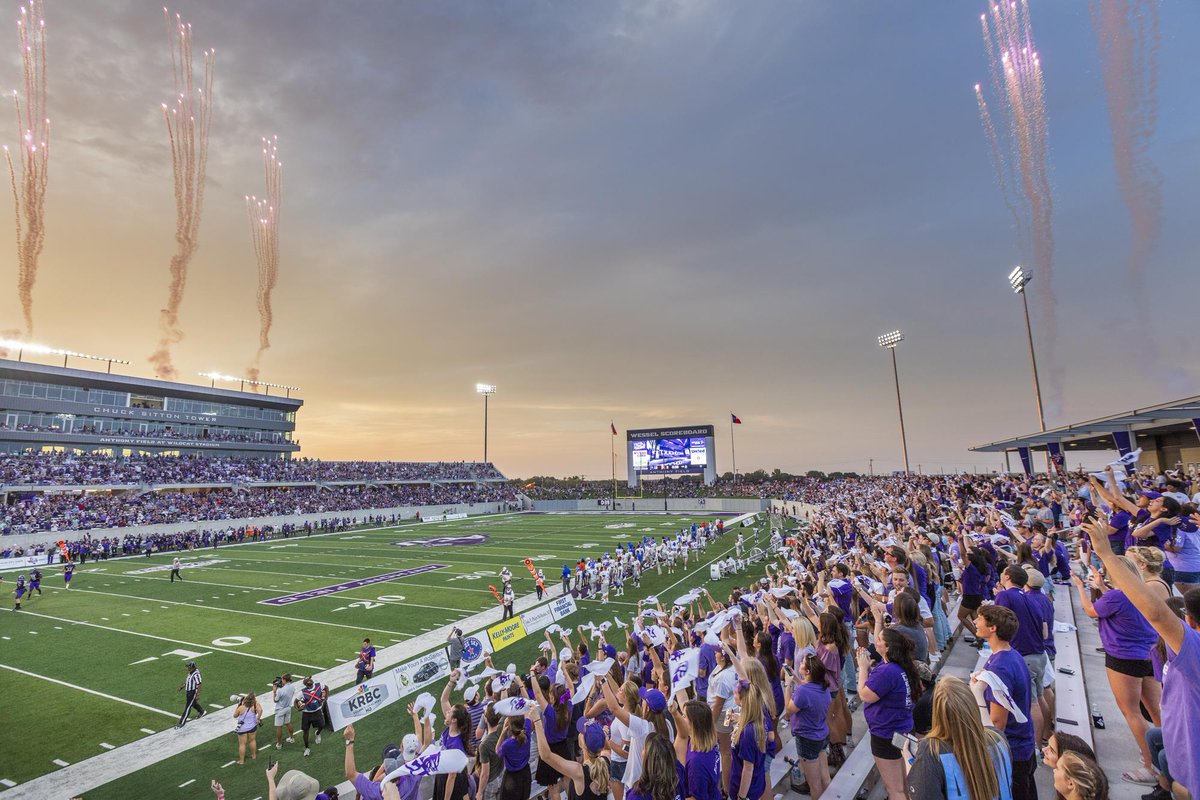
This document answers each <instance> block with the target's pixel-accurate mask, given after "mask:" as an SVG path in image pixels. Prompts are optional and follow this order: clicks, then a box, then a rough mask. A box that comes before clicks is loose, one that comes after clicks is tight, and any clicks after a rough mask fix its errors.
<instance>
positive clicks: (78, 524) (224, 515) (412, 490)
mask: <svg viewBox="0 0 1200 800" xmlns="http://www.w3.org/2000/svg"><path fill="white" fill-rule="evenodd" d="M515 502H516V496H515V495H514V494H513V492H512V491H511V490H510V489H509V488H508V487H507V486H505V485H504V484H503V483H493V484H475V483H438V484H409V483H406V484H391V485H383V486H363V485H354V486H345V485H331V486H321V487H316V486H290V487H286V488H238V489H232V488H227V489H211V490H203V491H192V492H144V493H138V492H136V491H130V492H124V493H114V494H101V493H92V494H73V493H61V494H60V493H39V494H32V495H29V496H27V497H19V498H18V499H17V500H16V502H13V503H10V504H9V505H5V506H0V533H4V534H12V533H36V532H38V531H50V532H62V531H78V530H87V529H90V528H127V527H131V526H134V525H152V524H157V523H178V522H208V521H215V520H229V519H246V518H248V517H267V516H282V515H289V514H324V513H326V512H338V511H356V510H362V509H369V508H397V507H401V506H430V505H434V506H440V505H455V504H459V503H499V504H506V505H507V504H512V503H515Z"/></svg>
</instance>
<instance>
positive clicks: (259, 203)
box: [246, 136, 283, 380]
mask: <svg viewBox="0 0 1200 800" xmlns="http://www.w3.org/2000/svg"><path fill="white" fill-rule="evenodd" d="M262 146H263V151H262V156H263V176H264V178H265V179H266V185H267V193H266V194H265V195H264V196H263V197H262V198H258V197H254V196H248V197H247V198H246V214H247V216H248V217H249V218H250V238H251V241H252V242H253V243H254V259H255V261H256V262H257V263H258V320H259V328H258V352H257V353H256V354H255V356H254V363H253V364H252V365H251V366H250V367H249V369H248V370H247V373H248V374H249V376H250V379H251V380H258V375H259V362H260V361H261V360H262V355H263V352H265V351H266V350H267V349H268V348H269V347H270V346H271V322H272V320H273V314H272V310H271V292H272V291H273V290H274V289H275V281H276V280H277V279H278V278H279V209H280V204H281V203H282V201H283V162H281V161H280V160H279V137H278V136H274V137H272V138H270V139H267V138H266V137H264V138H263V140H262Z"/></svg>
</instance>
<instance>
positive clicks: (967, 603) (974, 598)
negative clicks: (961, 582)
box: [962, 594, 983, 611]
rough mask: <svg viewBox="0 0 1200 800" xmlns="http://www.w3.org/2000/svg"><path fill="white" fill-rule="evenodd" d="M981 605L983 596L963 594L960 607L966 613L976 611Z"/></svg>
mask: <svg viewBox="0 0 1200 800" xmlns="http://www.w3.org/2000/svg"><path fill="white" fill-rule="evenodd" d="M981 605H983V595H981V594H964V595H963V596H962V607H963V608H965V609H967V610H968V611H976V610H978V608H979V607H980V606H981Z"/></svg>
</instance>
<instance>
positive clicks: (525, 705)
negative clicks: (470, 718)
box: [492, 697, 534, 717]
mask: <svg viewBox="0 0 1200 800" xmlns="http://www.w3.org/2000/svg"><path fill="white" fill-rule="evenodd" d="M532 705H534V702H533V701H532V700H530V699H529V698H528V697H506V698H504V699H503V700H497V701H496V703H495V704H494V705H493V706H492V708H494V709H496V713H497V714H499V715H500V716H502V717H523V716H525V712H526V711H528V710H529V708H530V707H531V706H532Z"/></svg>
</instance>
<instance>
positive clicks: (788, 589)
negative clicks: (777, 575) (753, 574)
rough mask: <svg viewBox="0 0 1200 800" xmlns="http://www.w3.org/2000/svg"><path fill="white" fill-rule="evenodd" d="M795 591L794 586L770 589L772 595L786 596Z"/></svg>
mask: <svg viewBox="0 0 1200 800" xmlns="http://www.w3.org/2000/svg"><path fill="white" fill-rule="evenodd" d="M794 591H796V587H795V586H780V587H779V588H777V589H772V590H771V594H772V595H773V596H774V597H787V596H788V595H789V594H791V593H792V592H794Z"/></svg>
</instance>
